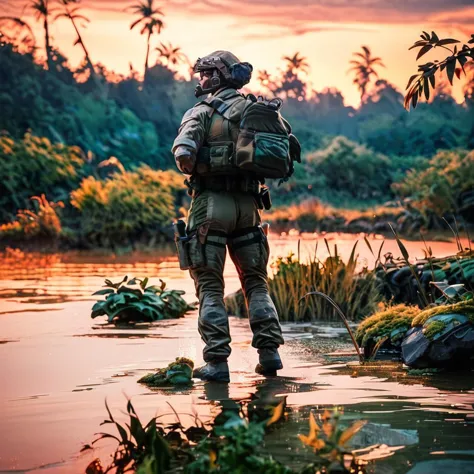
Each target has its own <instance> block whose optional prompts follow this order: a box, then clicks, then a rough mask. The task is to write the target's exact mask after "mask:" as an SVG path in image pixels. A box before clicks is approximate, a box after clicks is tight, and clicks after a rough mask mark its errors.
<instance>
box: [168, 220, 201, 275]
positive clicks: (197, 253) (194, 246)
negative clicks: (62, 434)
mask: <svg viewBox="0 0 474 474" xmlns="http://www.w3.org/2000/svg"><path fill="white" fill-rule="evenodd" d="M182 224H183V221H178V222H177V223H176V224H175V242H176V249H177V250H178V261H179V268H180V269H181V270H194V269H195V268H200V267H203V266H205V264H206V259H205V254H204V243H205V239H204V241H203V239H202V236H199V235H198V233H197V232H192V233H191V234H189V235H188V234H187V233H186V231H185V229H184V228H183V225H182ZM200 237H201V238H200Z"/></svg>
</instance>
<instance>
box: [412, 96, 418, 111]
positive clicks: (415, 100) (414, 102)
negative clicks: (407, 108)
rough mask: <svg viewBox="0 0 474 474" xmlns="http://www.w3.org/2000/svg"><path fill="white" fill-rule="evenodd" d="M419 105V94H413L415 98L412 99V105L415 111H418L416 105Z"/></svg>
mask: <svg viewBox="0 0 474 474" xmlns="http://www.w3.org/2000/svg"><path fill="white" fill-rule="evenodd" d="M417 103H418V93H416V94H413V97H412V99H411V104H412V106H413V108H414V109H416V104H417Z"/></svg>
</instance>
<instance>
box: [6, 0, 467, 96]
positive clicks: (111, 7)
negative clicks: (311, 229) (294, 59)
mask: <svg viewBox="0 0 474 474" xmlns="http://www.w3.org/2000/svg"><path fill="white" fill-rule="evenodd" d="M49 1H50V2H51V1H52V0H49ZM52 3H54V1H53V2H52ZM133 3H135V2H134V1H133V0H132V1H130V0H82V2H81V3H80V5H81V7H82V12H83V13H84V14H85V15H86V16H87V17H88V18H89V19H90V20H91V21H90V23H89V24H88V25H87V27H86V29H83V37H84V41H85V43H86V46H87V47H88V49H89V52H90V55H91V57H92V60H93V61H94V62H101V63H103V64H105V65H106V66H107V68H109V69H112V70H115V71H116V72H120V73H125V74H126V73H128V70H129V63H130V62H132V64H133V65H134V67H135V68H136V69H138V70H139V71H142V70H143V63H144V58H145V44H146V41H145V37H144V36H140V34H139V29H138V28H137V29H136V30H133V31H130V29H129V26H130V23H131V22H132V21H133V19H134V16H133V15H132V14H131V13H130V12H126V11H124V10H125V9H126V7H127V6H129V5H131V4H133ZM25 4H27V0H0V5H1V13H0V14H1V15H16V16H20V15H21V18H22V19H24V20H27V21H28V22H29V23H30V25H31V26H32V27H33V29H34V32H35V35H36V40H37V43H38V45H40V46H42V45H43V30H42V25H41V24H39V23H38V22H36V21H35V20H34V18H33V16H32V14H31V12H30V11H28V9H25V8H24V6H25ZM156 4H157V6H160V8H161V10H162V11H163V13H164V14H165V17H164V23H165V27H164V29H163V30H162V33H161V35H159V36H154V38H153V39H152V47H153V48H154V47H155V46H157V45H158V44H159V43H160V41H169V42H171V43H172V44H173V45H175V46H180V47H181V48H182V50H183V52H184V53H186V54H187V55H188V56H189V58H190V59H191V61H193V62H194V60H195V59H196V58H197V57H198V56H203V55H205V54H208V53H210V52H211V51H213V50H216V49H228V50H230V51H232V52H234V53H235V54H236V55H237V56H239V58H240V59H241V60H243V61H249V62H250V63H252V64H253V66H254V69H255V71H257V70H260V69H267V70H268V71H269V72H271V73H274V72H277V70H278V68H279V67H282V65H283V61H282V56H283V55H293V54H294V53H295V52H296V51H299V52H300V53H301V54H302V55H304V56H306V57H307V58H308V62H309V64H310V66H311V71H310V74H309V81H310V82H311V85H312V88H313V89H315V90H318V91H319V90H322V89H323V88H325V87H328V86H333V87H337V88H339V89H340V90H342V92H343V94H344V97H345V101H346V104H348V105H357V104H358V102H359V94H358V91H357V89H356V87H355V86H354V85H353V84H352V79H351V77H350V75H348V74H347V70H348V68H349V64H348V63H349V61H350V60H351V55H352V53H353V52H354V51H356V50H358V49H360V46H361V45H367V46H369V47H370V48H371V50H372V53H373V54H374V55H376V56H381V57H382V59H383V61H384V63H385V65H386V68H385V69H381V70H380V76H381V77H382V78H386V79H388V80H389V81H391V82H392V83H394V84H395V85H396V86H397V87H398V88H399V89H400V90H402V91H403V90H404V89H405V86H406V83H407V80H408V77H409V76H410V75H411V74H414V73H415V72H416V70H417V67H416V62H415V57H416V52H415V51H407V50H408V48H409V47H410V46H411V45H412V44H413V43H414V42H415V41H416V40H417V39H418V37H419V34H420V33H421V31H422V30H427V31H432V30H435V31H436V32H437V33H438V35H439V36H440V37H455V38H458V39H460V40H467V39H468V37H469V36H470V34H471V33H474V0H393V1H391V2H390V1H387V0H306V1H302V0H296V1H291V2H290V1H284V0H223V1H217V0H167V1H162V2H159V1H158V2H156ZM51 36H52V42H53V44H54V45H56V46H58V47H59V49H60V50H61V51H62V52H64V53H65V54H66V56H67V57H68V58H69V59H70V62H71V64H72V65H73V66H75V65H77V64H78V63H79V62H80V61H81V60H82V50H81V49H80V47H78V46H73V43H74V41H75V33H74V31H73V29H72V27H71V25H70V23H69V22H68V21H67V20H65V19H60V20H57V21H56V22H54V23H53V24H52V25H51ZM444 52H445V53H447V52H446V51H444ZM426 57H429V58H430V59H431V58H436V57H437V56H436V55H431V56H429V55H428V56H426ZM438 57H444V55H443V52H440V54H439V56H438ZM155 59H156V52H152V55H151V62H150V64H153V63H154V62H155ZM256 76H257V74H254V79H253V80H252V82H251V83H250V84H249V87H250V88H257V87H258V84H257V80H256ZM454 95H455V97H456V99H457V100H458V101H460V100H461V99H462V94H461V88H460V84H459V83H458V84H457V87H455V88H454Z"/></svg>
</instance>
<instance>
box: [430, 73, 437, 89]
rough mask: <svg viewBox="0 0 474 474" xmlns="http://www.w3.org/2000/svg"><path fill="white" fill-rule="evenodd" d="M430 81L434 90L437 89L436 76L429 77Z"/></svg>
mask: <svg viewBox="0 0 474 474" xmlns="http://www.w3.org/2000/svg"><path fill="white" fill-rule="evenodd" d="M429 80H430V83H431V87H432V88H433V89H434V88H435V84H436V79H435V75H434V74H432V75H431V76H429Z"/></svg>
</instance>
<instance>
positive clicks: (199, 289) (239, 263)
mask: <svg viewBox="0 0 474 474" xmlns="http://www.w3.org/2000/svg"><path fill="white" fill-rule="evenodd" d="M260 222H261V220H260V213H259V211H258V208H257V205H256V202H255V199H254V198H253V196H252V195H251V194H248V193H238V192H213V191H204V192H202V193H200V194H199V195H198V196H196V197H195V198H194V199H193V202H192V204H191V209H190V212H189V219H188V233H192V232H197V234H198V236H199V237H200V240H201V242H203V243H204V242H205V244H204V255H205V261H206V264H205V266H203V267H201V268H197V269H194V270H191V276H192V278H193V280H194V283H195V287H196V295H197V297H198V298H199V303H200V305H199V322H198V327H199V333H200V335H201V337H202V339H203V341H204V342H205V344H206V346H205V348H204V360H205V361H206V362H208V361H222V360H227V357H228V356H229V354H230V351H231V350H230V345H229V344H230V341H231V337H230V333H229V321H228V316H227V312H226V309H225V306H224V277H223V272H224V263H225V258H226V249H227V248H228V249H229V254H230V257H231V259H232V261H233V262H234V264H235V266H236V269H237V272H238V275H239V278H240V281H241V284H242V289H243V291H244V295H245V297H246V300H247V304H248V309H249V319H250V327H251V329H252V332H253V339H252V346H253V347H256V348H258V349H263V348H277V347H278V346H279V345H280V344H283V337H282V334H281V327H280V323H279V321H278V315H277V312H276V309H275V305H274V304H273V301H272V300H271V298H270V296H269V294H268V285H267V263H268V257H269V248H268V243H267V238H266V236H265V235H264V233H263V232H262V230H261V228H260V227H258V226H259V224H260Z"/></svg>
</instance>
